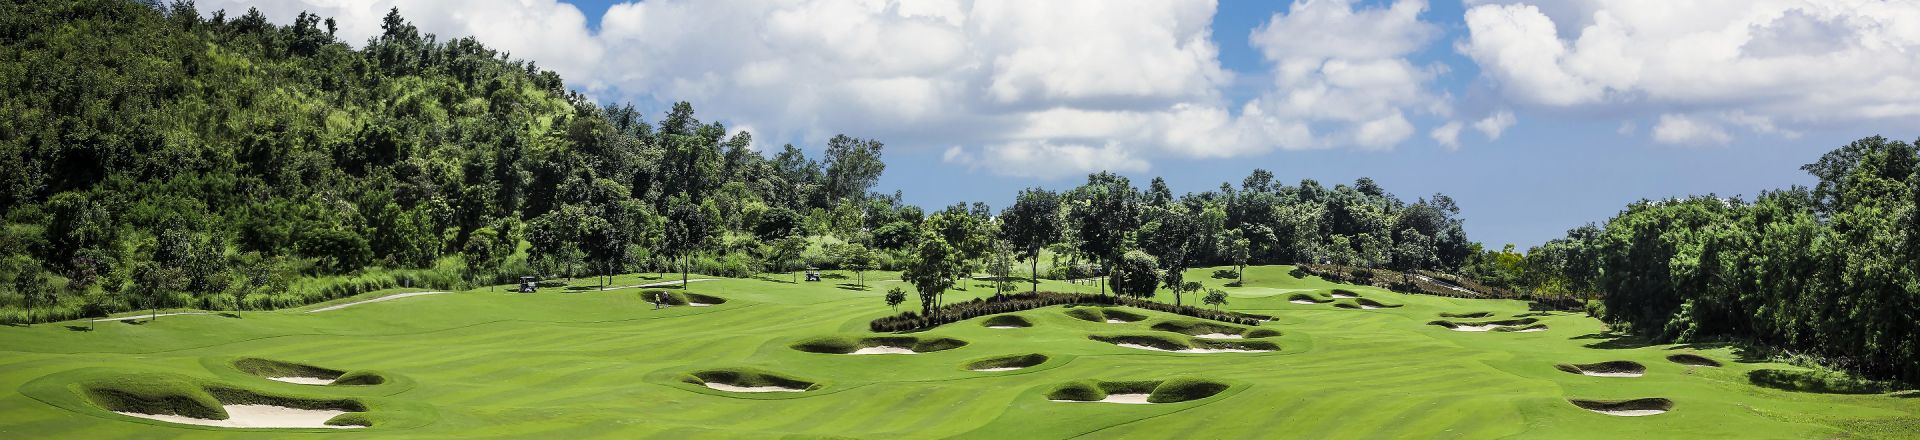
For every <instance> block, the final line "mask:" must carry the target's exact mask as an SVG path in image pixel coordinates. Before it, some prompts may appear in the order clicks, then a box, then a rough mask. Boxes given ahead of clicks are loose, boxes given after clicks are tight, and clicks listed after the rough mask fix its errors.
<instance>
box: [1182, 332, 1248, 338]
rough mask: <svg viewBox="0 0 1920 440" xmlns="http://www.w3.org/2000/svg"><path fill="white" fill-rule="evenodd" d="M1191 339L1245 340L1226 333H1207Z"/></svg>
mask: <svg viewBox="0 0 1920 440" xmlns="http://www.w3.org/2000/svg"><path fill="white" fill-rule="evenodd" d="M1193 337H1196V338H1207V339H1246V338H1247V337H1246V336H1240V335H1230V334H1226V333H1208V334H1204V335H1193Z"/></svg>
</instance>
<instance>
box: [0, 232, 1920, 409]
mask: <svg viewBox="0 0 1920 440" xmlns="http://www.w3.org/2000/svg"><path fill="white" fill-rule="evenodd" d="M1212 269H1213V268H1203V269H1195V270H1193V271H1191V272H1189V273H1188V274H1187V276H1188V279H1194V280H1200V281H1201V282H1203V283H1205V284H1207V286H1208V287H1209V288H1219V289H1222V290H1225V291H1227V292H1228V295H1229V298H1230V301H1231V302H1230V304H1229V305H1228V306H1227V307H1226V308H1227V309H1229V310H1235V311H1241V312H1249V313H1259V314H1265V315H1272V316H1274V317H1275V321H1273V322H1266V323H1262V324H1261V325H1259V326H1250V327H1245V329H1246V330H1248V331H1254V330H1273V331H1277V332H1278V333H1279V334H1278V335H1273V336H1264V334H1263V336H1262V337H1260V338H1259V339H1258V341H1263V342H1269V343H1272V344H1274V345H1276V346H1278V347H1280V348H1281V350H1279V351H1275V352H1271V353H1223V354H1182V353H1164V352H1154V351H1147V350H1138V349H1131V348H1125V347H1119V346H1115V345H1113V344H1110V343H1106V342H1101V341H1098V340H1094V339H1090V338H1089V336H1092V335H1154V336H1158V337H1164V338H1169V339H1172V340H1176V341H1181V342H1186V343H1192V342H1191V341H1193V338H1190V337H1187V336H1186V335H1184V334H1182V333H1185V332H1196V331H1202V330H1207V331H1210V330H1215V329H1197V328H1193V326H1194V325H1195V322H1194V320H1192V319H1190V318H1186V317H1180V316H1174V315H1169V314H1165V313H1157V312H1147V311H1139V310H1132V309H1128V310H1126V312H1128V313H1134V314H1138V315H1142V316H1144V317H1145V319H1142V320H1139V321H1135V322H1126V323H1107V322H1092V321H1088V320H1084V319H1079V318H1075V317H1071V316H1068V312H1069V311H1070V310H1074V309H1075V308H1067V307H1049V308H1043V309H1036V310H1028V311H1022V312H1018V313H1017V315H1018V316H1019V317H1021V318H1022V319H1024V320H1026V321H1028V322H1030V323H1031V324H1032V327H1029V328H1022V329H1015V330H1009V329H993V328H988V327H987V326H986V325H983V324H982V321H985V320H987V319H990V318H988V317H982V318H978V319H975V320H971V321H968V322H962V323H956V324H951V325H947V326H942V327H940V328H937V329H933V330H930V331H925V332H919V333H913V334H909V335H874V334H871V333H867V332H865V331H864V330H865V328H866V323H867V321H869V320H871V319H874V318H877V317H881V316H885V315H887V314H890V313H891V310H889V309H888V308H887V307H886V306H885V305H884V303H883V302H882V301H881V296H882V295H884V294H885V292H886V290H887V289H888V288H890V287H893V286H899V285H902V284H900V283H899V282H898V281H890V280H893V279H896V278H897V274H893V273H887V272H868V273H867V276H866V279H867V280H869V281H868V283H867V284H868V287H867V288H865V289H859V288H850V287H841V286H836V285H835V283H806V282H801V283H793V282H791V278H790V277H785V276H779V275H774V276H770V277H768V278H767V279H721V280H715V281H710V282H703V283H696V284H693V285H691V286H689V287H690V289H689V290H690V291H692V292H695V293H698V294H701V295H710V296H713V297H718V298H723V299H725V300H726V301H725V302H724V303H719V304H716V305H713V306H710V307H673V308H668V309H663V310H653V308H652V306H651V305H650V304H649V303H647V302H645V301H644V300H643V299H642V298H641V297H640V295H639V294H638V292H639V291H640V290H641V289H638V288H628V289H614V290H608V291H566V290H563V289H548V290H543V291H542V292H541V293H537V294H517V293H507V292H506V291H505V289H497V290H496V291H493V292H489V291H488V290H487V289H478V290H475V291H467V292H454V293H447V294H440V295H427V296H419V297H411V298H403V299H396V300H392V301H385V302H379V303H370V304H364V305H359V306H355V307H350V308H346V309H340V310H333V311H328V312H325V313H311V314H309V313H302V312H303V311H304V310H305V309H312V308H313V307H309V308H305V309H300V310H285V311H272V312H240V313H238V315H237V316H238V317H237V318H235V317H223V316H218V315H181V316H163V317H160V318H159V319H158V320H155V321H153V322H150V323H146V324H142V325H129V324H123V323H118V322H110V323H109V322H102V323H99V324H98V328H97V329H95V330H92V331H80V330H72V329H69V326H72V327H73V328H75V329H84V328H86V327H87V323H86V322H84V321H82V322H77V323H75V322H68V323H59V324H57V325H37V326H34V327H31V328H21V327H5V328H0V389H4V390H17V391H7V392H4V393H0V432H5V433H8V435H9V436H15V437H19V438H128V437H173V436H185V437H193V438H253V437H258V436H260V434H261V433H260V432H258V431H237V430H220V429H211V428H196V427H183V426H178V425H170V424H166V423H162V422H156V421H148V420H140V419H134V418H131V417H124V416H118V415H114V414H111V413H109V412H107V411H106V410H103V409H100V408H98V407H97V406H94V405H92V404H88V403H86V402H87V400H86V397H85V396H83V395H82V394H80V393H79V392H78V391H76V390H78V388H76V387H79V386H80V385H81V384H99V383H114V381H127V380H133V379H137V378H141V377H165V378H170V379H168V381H159V382H153V381H147V382H139V383H142V384H154V385H152V386H160V385H165V384H169V383H170V384H173V385H182V384H190V383H198V384H203V385H206V384H211V385H213V386H218V387H226V388H231V389H235V390H244V391H247V392H251V393H257V394H259V395H271V396H280V395H285V396H299V397H302V398H309V399H353V400H356V401H363V402H366V404H367V407H368V410H367V411H366V412H365V413H364V414H365V416H364V417H365V418H366V419H368V420H370V421H371V424H372V425H373V426H370V427H368V428H365V429H358V430H351V431H340V432H318V431H291V432H282V434H284V435H285V436H292V437H308V438H313V437H318V436H322V435H324V436H331V437H336V438H389V437H396V436H398V437H437V438H446V437H486V438H497V437H543V438H585V439H592V438H609V439H614V438H618V439H625V438H643V437H650V438H766V437H782V436H796V437H855V438H940V437H958V438H1036V439H1044V438H1070V437H1076V436H1086V437H1089V438H1110V437H1134V438H1392V437H1415V438H1470V439H1487V438H1607V439H1617V438H1635V437H1639V438H1729V437H1739V438H1831V437H1843V438H1844V437H1866V438H1876V437H1877V438H1910V437H1915V436H1916V435H1920V434H1916V432H1920V399H1915V398H1902V397H1890V396H1888V395H1885V394H1822V393H1812V392H1804V391H1790V390H1785V389H1779V388H1782V387H1780V386H1775V387H1761V386H1756V385H1753V384H1752V382H1751V380H1752V379H1751V378H1750V375H1756V373H1754V372H1755V371H1761V370H1799V369H1797V368H1795V367H1791V366H1787V365H1780V364H1766V363H1747V362H1742V359H1741V358H1740V356H1739V355H1738V354H1739V353H1737V352H1736V350H1734V349H1731V348H1693V347H1676V346H1640V345H1637V344H1633V343H1631V342H1630V341H1622V340H1617V339H1613V338H1611V337H1610V336H1609V334H1608V333H1606V332H1605V330H1606V329H1605V327H1604V326H1603V325H1602V324H1600V323H1599V322H1597V321H1595V320H1592V319H1590V318H1586V317H1584V316H1579V315H1573V314H1564V313H1551V314H1546V315H1539V316H1530V317H1533V318H1535V319H1538V320H1539V322H1540V323H1542V324H1546V325H1548V326H1549V330H1548V331H1544V332H1537V333H1513V332H1456V331H1451V330H1448V329H1446V328H1443V327H1440V326H1435V325H1428V324H1427V323H1428V322H1429V321H1432V320H1434V318H1435V317H1437V316H1440V314H1441V313H1472V312H1486V313H1488V314H1489V315H1487V317H1485V318H1482V319H1473V320H1504V319H1514V318H1513V316H1514V315H1520V314H1525V313H1528V310H1527V309H1526V306H1525V304H1523V303H1520V302H1517V301H1492V300H1465V299H1452V298H1440V297H1429V296H1410V295H1402V294H1397V293H1392V292H1387V291H1384V290H1380V289H1372V288H1366V287H1355V286H1348V285H1339V284H1335V283H1330V282H1326V281H1323V280H1319V279H1317V278H1312V277H1308V278H1304V279H1296V278H1293V277H1291V276H1289V275H1288V274H1287V273H1288V271H1289V269H1290V268H1288V267H1284V266H1273V267H1253V268H1249V269H1248V271H1247V283H1246V286H1244V287H1224V286H1223V284H1224V283H1226V282H1228V281H1231V280H1218V279H1211V278H1209V277H1207V275H1208V274H1209V273H1211V271H1212ZM675 278H677V277H675ZM653 281H656V280H654V279H653V277H652V276H641V275H626V276H621V277H616V279H615V280H613V282H612V283H611V284H612V285H616V286H625V285H637V284H644V283H648V282H653ZM968 284H970V286H968V290H965V291H960V290H955V291H952V292H949V293H948V294H947V300H948V301H960V300H966V299H970V298H974V297H980V296H986V295H991V294H992V291H991V288H989V287H984V286H982V285H980V284H978V283H968ZM1023 287H1024V286H1023ZM1042 288H1043V289H1050V290H1059V291H1081V292H1093V291H1097V290H1098V287H1097V286H1094V285H1086V284H1068V283H1063V282H1054V281H1048V282H1045V283H1043V285H1042ZM1335 288H1341V289H1349V290H1351V291H1354V292H1356V293H1359V294H1360V295H1362V296H1363V297H1365V298H1369V299H1372V300H1376V301H1379V302H1381V303H1385V304H1397V305H1401V307H1395V308H1383V309H1370V310H1363V309H1344V308H1338V307H1335V306H1334V305H1333V304H1327V303H1317V304H1294V303H1290V302H1288V298H1289V295H1291V294H1292V293H1302V292H1306V293H1313V294H1315V295H1316V296H1319V297H1326V296H1327V295H1329V294H1330V293H1331V290H1332V289H1335ZM676 290H677V289H676ZM403 291H404V290H388V291H380V292H371V293H368V294H366V295H362V296H360V297H359V298H361V299H364V298H372V297H378V296H383V295H389V294H393V293H398V292H403ZM1161 295H1162V296H1161V297H1160V298H1159V300H1161V301H1166V302H1171V301H1172V299H1173V298H1172V297H1171V296H1167V294H1166V293H1162V294H1161ZM1193 299H1194V298H1193V297H1192V296H1191V295H1189V296H1188V297H1187V298H1183V301H1188V302H1190V301H1192V300H1193ZM343 301H345V300H343ZM908 306H915V304H908ZM1104 315H1105V313H1103V314H1102V317H1104ZM1476 318H1478V317H1476ZM1167 323H1172V324H1170V325H1164V326H1161V327H1160V329H1155V328H1154V326H1156V325H1159V324H1167ZM1240 327H1241V326H1235V328H1240ZM886 336H909V337H912V338H915V340H916V341H936V340H942V339H953V340H958V341H965V342H966V344H965V345H960V346H951V347H944V348H946V349H943V350H939V351H931V352H925V353H920V354H914V355H881V356H845V355H822V354H817V353H808V352H805V351H800V350H796V349H794V348H792V347H793V346H794V345H796V344H802V343H807V342H819V341H824V340H833V341H843V342H844V341H851V342H849V343H858V341H860V340H862V339H863V338H874V337H886ZM1236 342H1239V341H1236ZM1246 342H1252V341H1246ZM1674 354H1693V355H1698V356H1704V357H1707V358H1710V359H1715V360H1718V361H1720V362H1721V363H1722V366H1721V367H1719V368H1708V367H1696V366H1689V365H1684V364H1679V363H1675V362H1672V361H1669V360H1667V356H1669V355H1674ZM1027 355H1041V356H1045V358H1044V360H1041V361H1040V362H1038V363H1037V364H1036V365H1034V366H1032V367H1029V368H1024V369H1020V370H1015V371H1005V372H997V373H982V372H976V371H970V370H969V369H968V368H967V366H969V365H971V364H974V363H977V362H982V361H987V360H999V359H1012V358H1020V357H1025V356H1027ZM242 358H256V359H273V360H283V361H287V362H297V363H299V364H303V365H315V366H324V367H326V368H330V369H335V370H339V371H362V370H364V371H378V372H380V375H381V376H383V377H385V378H387V379H388V381H387V382H386V383H383V384H378V385H370V386H327V387H315V386H304V385H296V384H285V383H279V382H273V381H270V380H266V379H264V378H261V377H259V376H257V375H254V374H248V373H246V372H243V371H240V370H239V369H237V368H235V366H234V361H235V360H236V359H242ZM1035 360H1038V359H1035ZM1609 361H1631V362H1636V363H1638V364H1640V365H1644V366H1645V370H1646V371H1645V375H1644V376H1643V377H1638V378H1602V377H1589V376H1581V375H1577V374H1568V373H1566V372H1564V371H1561V370H1560V369H1558V368H1557V366H1559V365H1561V364H1573V365H1582V364H1594V363H1600V362H1609ZM1002 362H1004V361H1002ZM1022 363H1024V362H1022ZM714 372H722V373H724V374H733V375H735V376H742V378H740V379H739V381H741V382H744V383H760V382H768V383H771V382H773V381H775V379H769V378H768V377H769V376H777V377H779V378H780V379H779V380H803V381H804V382H807V383H809V384H812V385H811V387H810V389H809V391H807V392H804V393H761V394H769V395H767V396H761V395H749V394H750V393H727V392H719V391H713V390H708V389H705V388H704V387H701V386H699V385H695V384H692V383H689V382H688V380H687V379H688V378H689V376H690V375H692V374H694V373H702V374H709V375H714V377H723V376H724V374H722V373H714ZM745 373H752V374H745ZM746 376H752V377H746ZM1758 376H1768V377H1773V376H1777V375H1776V374H1774V373H1759V374H1758ZM169 381H171V382H169ZM1075 383H1079V384H1090V385H1091V386H1093V387H1096V388H1097V387H1099V386H1101V385H1103V384H1123V385H1124V384H1158V385H1156V386H1157V387H1158V388H1143V389H1142V390H1134V391H1140V392H1147V391H1151V392H1153V393H1154V394H1156V395H1161V397H1158V398H1156V401H1173V400H1181V399H1176V398H1174V396H1201V395H1204V396H1206V397H1204V398H1197V399H1195V400H1188V401H1178V402H1173V403H1165V404H1157V405H1117V404H1087V403H1060V402H1049V401H1048V400H1047V397H1048V395H1049V394H1051V393H1054V392H1056V391H1057V389H1059V388H1061V387H1062V386H1063V385H1067V384H1075ZM143 386H145V385H143ZM182 386H184V385H182ZM1810 388H1814V387H1796V388H1795V389H1810ZM1082 391H1092V390H1082ZM1101 392H1105V390H1102V391H1101ZM149 394H150V395H155V396H181V397H182V398H185V399H187V400H185V401H174V402H171V403H164V404H166V405H176V404H177V405H184V406H187V407H191V406H193V405H201V406H204V405H206V402H205V401H204V400H205V399H202V398H201V397H204V396H202V395H199V394H195V393H157V392H156V393H149ZM1087 394H1093V393H1087ZM122 397H123V398H132V397H138V396H122ZM1655 398H1657V399H1668V400H1670V401H1671V402H1672V404H1673V410H1672V411H1671V412H1668V413H1666V414H1660V415H1654V416H1647V417H1614V416H1608V415H1603V414H1597V413H1594V412H1590V411H1587V410H1585V409H1582V408H1580V407H1578V406H1575V405H1574V404H1573V403H1570V402H1572V401H1575V400H1580V401H1599V402H1617V401H1629V400H1634V399H1655ZM161 402H165V401H164V400H161Z"/></svg>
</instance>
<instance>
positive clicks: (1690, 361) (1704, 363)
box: [1667, 353, 1720, 368]
mask: <svg viewBox="0 0 1920 440" xmlns="http://www.w3.org/2000/svg"><path fill="white" fill-rule="evenodd" d="M1667 360H1669V361H1673V363H1676V364H1681V365H1691V366H1695V367H1714V368H1719V367H1720V361H1716V360H1713V359H1711V358H1708V357H1706V356H1701V355H1697V354H1684V353H1683V354H1676V355H1669V356H1667Z"/></svg>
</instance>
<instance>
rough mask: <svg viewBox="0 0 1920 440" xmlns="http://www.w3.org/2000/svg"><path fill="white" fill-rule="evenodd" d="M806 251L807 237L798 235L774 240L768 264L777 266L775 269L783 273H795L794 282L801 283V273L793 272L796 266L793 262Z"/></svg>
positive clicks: (770, 246) (769, 247)
mask: <svg viewBox="0 0 1920 440" xmlns="http://www.w3.org/2000/svg"><path fill="white" fill-rule="evenodd" d="M806 251H807V238H806V237H801V236H797V235H796V236H789V237H785V238H781V239H779V240H774V242H773V244H771V245H769V246H768V250H767V257H766V258H767V263H768V264H771V265H775V267H776V268H779V269H781V271H791V272H793V282H794V283H795V284H798V283H799V282H800V272H799V271H797V270H792V269H794V266H795V265H794V264H793V261H794V260H798V259H799V258H800V254H801V253H803V252H806Z"/></svg>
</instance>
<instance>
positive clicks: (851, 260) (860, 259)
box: [838, 243, 873, 287]
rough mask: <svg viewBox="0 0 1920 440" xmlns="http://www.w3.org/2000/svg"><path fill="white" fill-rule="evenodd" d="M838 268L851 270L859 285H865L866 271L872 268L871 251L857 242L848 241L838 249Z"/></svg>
mask: <svg viewBox="0 0 1920 440" xmlns="http://www.w3.org/2000/svg"><path fill="white" fill-rule="evenodd" d="M838 259H839V260H840V268H842V269H846V270H851V271H853V275H854V277H855V278H856V279H857V280H858V282H859V283H860V287H866V286H867V277H866V271H867V270H868V269H872V268H873V252H872V251H869V250H867V247H866V246H862V245H860V244H859V243H849V244H847V245H844V246H841V247H840V249H839V257H838Z"/></svg>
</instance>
